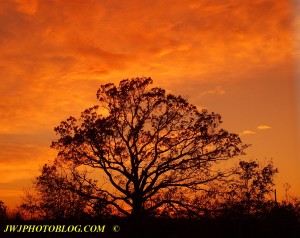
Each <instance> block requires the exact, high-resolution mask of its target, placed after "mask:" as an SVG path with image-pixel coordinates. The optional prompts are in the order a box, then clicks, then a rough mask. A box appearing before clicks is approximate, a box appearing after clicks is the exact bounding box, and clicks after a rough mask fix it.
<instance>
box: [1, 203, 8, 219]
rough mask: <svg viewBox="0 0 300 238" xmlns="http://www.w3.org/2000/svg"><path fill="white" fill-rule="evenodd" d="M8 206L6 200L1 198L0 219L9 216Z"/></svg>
mask: <svg viewBox="0 0 300 238" xmlns="http://www.w3.org/2000/svg"><path fill="white" fill-rule="evenodd" d="M6 212H7V206H5V204H4V202H3V201H1V200H0V221H3V220H4V219H6V218H7V213H6Z"/></svg>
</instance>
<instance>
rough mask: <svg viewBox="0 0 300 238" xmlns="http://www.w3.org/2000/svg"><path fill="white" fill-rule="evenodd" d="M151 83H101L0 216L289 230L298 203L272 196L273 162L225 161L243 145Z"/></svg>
mask: <svg viewBox="0 0 300 238" xmlns="http://www.w3.org/2000/svg"><path fill="white" fill-rule="evenodd" d="M152 83H153V81H152V79H151V78H134V79H131V80H128V79H126V80H122V81H121V82H120V83H119V85H118V86H115V85H114V84H111V83H110V84H105V85H102V86H101V87H100V89H99V90H98V91H97V99H98V101H99V105H96V106H94V107H92V108H88V109H86V110H85V111H83V112H82V113H81V116H80V117H79V118H75V117H70V118H68V119H67V120H66V121H62V122H61V124H60V125H59V126H57V127H56V128H55V132H56V133H57V135H58V137H59V138H58V139H57V140H55V141H53V142H52V145H51V147H52V148H54V149H55V150H57V157H56V158H55V160H54V161H53V162H49V163H48V164H45V165H44V166H43V168H42V170H41V174H40V175H39V176H38V177H37V178H36V179H35V181H34V184H33V187H32V189H28V190H26V191H25V194H24V196H23V198H22V202H21V204H20V206H19V207H18V209H17V211H16V212H15V213H14V214H12V215H10V216H7V213H6V208H5V205H4V204H3V203H1V220H2V221H4V222H2V223H1V224H8V222H10V223H16V224H17V223H22V222H23V223H34V222H38V223H51V224H52V223H53V224H58V223H61V224H62V223H77V224H78V223H85V224H88V223H101V222H103V224H110V225H112V226H113V224H119V225H120V227H121V230H120V231H119V232H114V231H113V229H111V228H109V231H108V232H105V233H104V234H101V236H103V237H115V236H119V237H182V236H189V237H199V236H206V237H224V236H227V237H253V236H264V237H297V235H299V217H300V216H299V204H300V202H299V200H297V199H294V200H293V201H291V200H288V199H286V201H282V202H278V201H277V199H276V192H275V190H274V185H275V184H274V177H275V175H276V174H277V173H278V170H277V168H275V167H274V165H273V163H272V161H268V162H264V163H263V164H262V163H261V162H259V161H255V160H249V161H246V160H240V161H239V163H238V164H237V165H236V166H233V167H229V166H228V164H232V163H233V162H231V163H227V164H226V163H224V162H227V161H233V159H234V158H236V157H238V156H242V155H245V149H246V148H248V147H249V145H247V144H243V143H242V141H241V139H240V137H239V135H238V134H235V133H230V132H228V131H226V130H225V129H223V128H221V124H222V120H221V116H220V115H219V114H217V113H214V112H211V113H209V112H208V111H207V110H206V109H201V110H200V109H199V108H198V107H197V106H195V105H192V104H190V103H189V102H188V101H187V99H185V98H183V97H182V96H176V95H173V94H170V93H166V91H165V90H164V89H162V88H157V87H154V88H149V86H150V85H151V84H152ZM1 229H2V228H1ZM24 235H26V234H24ZM45 235H46V234H45ZM52 235H53V234H52ZM59 235H61V236H62V237H70V235H69V234H59ZM75 235H78V234H72V237H74V236H75ZM84 235H85V236H87V237H94V236H95V237H96V236H97V235H98V234H88V235H87V234H84ZM78 236H79V235H78ZM82 236H83V234H80V237H82ZM49 237H51V234H49ZM56 237H57V236H56Z"/></svg>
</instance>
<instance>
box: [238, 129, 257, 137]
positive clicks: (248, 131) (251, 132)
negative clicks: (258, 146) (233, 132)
mask: <svg viewBox="0 0 300 238" xmlns="http://www.w3.org/2000/svg"><path fill="white" fill-rule="evenodd" d="M253 134H256V132H254V131H250V130H245V131H243V132H241V133H240V136H245V135H253Z"/></svg>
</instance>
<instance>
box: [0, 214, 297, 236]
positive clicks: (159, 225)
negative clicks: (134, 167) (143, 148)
mask: <svg viewBox="0 0 300 238" xmlns="http://www.w3.org/2000/svg"><path fill="white" fill-rule="evenodd" d="M11 224H18V225H30V224H31V225H42V224H47V225H51V224H53V225H62V224H65V225H66V226H67V225H74V226H75V225H81V226H82V227H83V226H84V225H86V224H87V225H92V224H96V225H101V226H102V225H105V229H104V232H97V233H84V232H81V233H76V232H70V233H68V232H66V233H54V232H46V233H44V232H40V233H32V232H4V230H5V229H6V225H11ZM115 225H118V226H119V228H120V230H118V229H117V228H118V227H115V231H114V226H115ZM2 237H3V238H6V237H21V238H27V237H42V238H52V237H53V238H76V237H80V238H81V237H82V238H96V237H97V238H123V237H124V238H127V237H128V238H135V237H139V238H140V237H141V238H152V237H153V238H156V237H164V238H177V237H178V238H179V237H180V238H182V237H183V238H190V237H197V238H198V237H206V238H209V237H211V238H217V237H218V238H219V237H222V238H223V237H230V238H240V237H241V238H254V237H272V238H281V237H282V238H299V237H300V223H299V221H295V220H289V219H287V218H286V217H269V218H267V219H266V218H264V219H261V218H260V219H258V218H241V217H240V218H231V217H226V218H224V217H223V218H218V219H200V220H195V219H159V218H156V219H153V218H152V219H150V218H149V219H143V220H137V221H133V220H129V219H125V218H111V219H106V220H104V219H98V220H91V221H84V222H78V221H77V222H70V221H69V222H66V221H64V222H63V221H55V222H54V221H49V222H46V221H4V222H1V230H0V238H2Z"/></svg>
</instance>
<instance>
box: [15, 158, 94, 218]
mask: <svg viewBox="0 0 300 238" xmlns="http://www.w3.org/2000/svg"><path fill="white" fill-rule="evenodd" d="M79 174H80V176H79ZM85 176H86V171H81V172H79V171H76V169H75V168H70V167H67V166H66V167H64V166H63V165H62V164H59V163H57V162H56V163H54V164H52V165H47V164H45V165H44V166H43V168H42V171H41V175H39V176H38V177H37V178H36V180H35V181H34V191H30V190H27V191H25V196H24V197H23V202H22V204H21V206H20V209H21V210H22V211H23V212H24V211H25V212H26V213H27V217H28V216H29V218H30V219H33V218H39V219H66V218H67V219H76V218H80V217H83V216H84V214H85V212H86V211H85V210H86V209H88V206H89V205H91V200H90V198H87V197H86V196H80V195H79V194H78V193H77V192H76V191H75V190H76V188H77V187H80V190H81V191H83V192H84V194H90V193H91V192H90V191H91V189H92V188H91V187H90V186H87V185H83V184H82V181H81V179H82V178H84V177H85ZM79 177H80V179H79ZM90 184H92V181H90Z"/></svg>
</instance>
